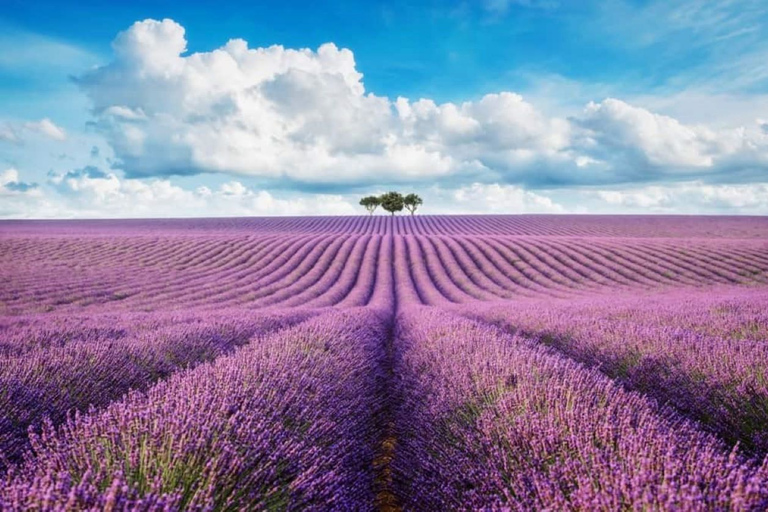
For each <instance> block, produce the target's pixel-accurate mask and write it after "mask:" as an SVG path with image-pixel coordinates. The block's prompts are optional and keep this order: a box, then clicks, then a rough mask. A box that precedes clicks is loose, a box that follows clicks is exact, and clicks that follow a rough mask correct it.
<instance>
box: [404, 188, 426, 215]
mask: <svg viewBox="0 0 768 512" xmlns="http://www.w3.org/2000/svg"><path fill="white" fill-rule="evenodd" d="M422 204H424V201H423V200H422V199H421V198H420V197H419V196H417V195H416V194H413V193H411V194H408V195H407V196H405V198H403V206H405V209H406V210H408V211H409V212H411V215H413V214H414V213H416V209H417V208H418V207H419V206H421V205H422Z"/></svg>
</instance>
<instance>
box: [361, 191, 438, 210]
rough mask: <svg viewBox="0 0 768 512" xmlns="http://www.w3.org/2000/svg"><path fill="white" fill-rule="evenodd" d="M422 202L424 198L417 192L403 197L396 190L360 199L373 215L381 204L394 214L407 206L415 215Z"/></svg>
mask: <svg viewBox="0 0 768 512" xmlns="http://www.w3.org/2000/svg"><path fill="white" fill-rule="evenodd" d="M422 204H424V200H423V199H421V197H419V196H418V195H417V194H414V193H410V194H408V195H407V196H405V197H403V195H402V194H401V193H400V192H395V191H394V190H392V191H390V192H387V193H386V194H381V195H380V196H365V197H363V198H362V199H360V206H363V207H365V209H366V210H368V213H369V214H371V215H373V212H375V211H376V208H378V207H379V206H381V207H382V208H384V209H385V210H386V211H388V212H389V213H391V214H392V215H394V214H395V212H399V211H402V210H403V208H406V209H407V210H408V211H409V212H411V215H413V214H414V213H416V210H417V209H418V208H419V206H421V205H422Z"/></svg>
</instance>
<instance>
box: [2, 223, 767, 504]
mask: <svg viewBox="0 0 768 512" xmlns="http://www.w3.org/2000/svg"><path fill="white" fill-rule="evenodd" d="M0 261H2V265H0V283H2V285H1V286H0V315H1V316H0V411H2V412H0V453H2V459H1V460H0V478H2V479H3V484H2V485H0V509H24V508H30V509H35V508H37V509H61V510H79V509H86V508H93V509H103V508H109V507H112V509H113V510H124V509H129V510H165V509H167V510H179V509H201V510H209V509H215V510H228V509H243V508H244V509H255V510H258V509H265V508H267V509H284V508H290V509H296V508H313V509H334V510H338V509H342V510H376V509H378V510H399V509H403V510H447V509H478V508H490V509H504V508H507V509H513V510H541V509H545V508H549V509H552V510H568V509H573V510H621V509H627V510H630V509H647V510H656V509H682V510H765V509H768V457H767V455H768V218H747V217H744V218H732V217H618V216H617V217H600V216H588V217H586V216H585V217H578V216H453V217H430V216H417V217H388V216H374V217H338V218H333V217H328V218H322V217H305V218H274V219H266V218H254V219H203V220H144V221H138V220H135V221H128V220H123V221H18V222H16V221H7V222H2V223H0Z"/></svg>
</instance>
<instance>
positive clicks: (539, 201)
mask: <svg viewBox="0 0 768 512" xmlns="http://www.w3.org/2000/svg"><path fill="white" fill-rule="evenodd" d="M427 199H428V200H429V202H427V203H426V208H427V210H425V211H428V212H429V213H566V212H567V210H566V208H565V207H564V206H562V205H560V204H557V203H555V202H554V201H553V200H552V199H551V198H549V197H547V196H546V195H543V194H539V193H535V192H531V191H529V190H525V189H524V188H522V187H518V186H515V185H502V184H498V183H491V184H483V183H473V184H471V185H466V186H463V187H460V188H458V189H455V190H444V189H440V188H437V189H433V190H432V191H431V193H430V194H429V196H427ZM431 202H433V203H434V204H430V203H431Z"/></svg>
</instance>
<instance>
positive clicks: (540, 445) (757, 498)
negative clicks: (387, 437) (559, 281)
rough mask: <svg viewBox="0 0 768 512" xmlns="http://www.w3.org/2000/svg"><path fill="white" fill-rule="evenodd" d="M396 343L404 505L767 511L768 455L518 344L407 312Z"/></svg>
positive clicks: (448, 318) (438, 314)
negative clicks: (749, 454) (736, 447)
mask: <svg viewBox="0 0 768 512" xmlns="http://www.w3.org/2000/svg"><path fill="white" fill-rule="evenodd" d="M395 347H396V355H397V356H396V359H395V374H396V375H398V382H399V385H398V389H397V391H396V393H397V396H399V397H402V403H401V405H400V406H399V407H398V408H397V412H396V425H397V446H396V449H395V457H394V461H393V466H392V469H393V475H394V476H393V478H394V485H395V489H397V490H398V492H399V495H400V499H401V504H402V506H403V508H405V509H409V510H410V509H420V510H425V509H429V510H456V509H462V510H472V509H474V510H477V509H513V510H624V509H632V510H641V509H644V510H672V509H678V510H764V509H765V508H766V507H768V460H766V461H765V462H763V463H762V464H761V465H760V464H758V463H756V462H753V461H750V460H748V459H744V458H742V457H741V456H739V455H738V454H737V453H736V452H735V451H734V452H730V453H729V452H728V451H727V450H726V449H725V447H724V446H723V445H722V444H721V443H720V442H719V441H718V440H717V439H716V438H714V437H712V436H711V435H709V434H706V433H704V432H703V431H701V430H699V429H697V428H696V426H695V425H694V424H693V423H691V422H689V421H688V420H686V419H684V418H682V417H681V416H679V415H677V414H676V413H674V412H673V411H671V410H669V409H664V408H659V407H658V406H657V405H656V404H655V402H653V401H651V400H649V399H647V398H645V397H644V396H642V395H640V394H637V393H633V392H628V391H625V390H623V389H622V388H621V387H620V386H617V385H616V384H614V383H613V382H612V381H611V380H610V379H607V378H606V377H605V376H603V375H601V374H600V373H598V372H596V371H594V370H589V369H586V368H585V367H583V366H581V365H579V364H578V363H575V362H572V361H570V360H568V359H564V358H562V357H559V356H558V355H557V354H555V353H553V352H552V351H551V350H549V349H546V348H545V347H541V346H539V345H535V344H532V343H531V342H529V341H528V340H526V339H525V338H519V337H516V336H513V335H510V334H506V333H504V332H502V331H501V330H499V329H498V328H496V327H493V326H490V325H488V324H482V323H479V322H477V321H472V320H469V319H466V318H461V317H458V316H456V315H452V314H450V313H447V312H444V311H439V310H435V309H431V308H418V307H409V308H407V311H406V312H404V313H402V314H400V315H399V317H398V326H397V331H396V340H395Z"/></svg>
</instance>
